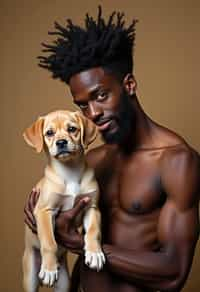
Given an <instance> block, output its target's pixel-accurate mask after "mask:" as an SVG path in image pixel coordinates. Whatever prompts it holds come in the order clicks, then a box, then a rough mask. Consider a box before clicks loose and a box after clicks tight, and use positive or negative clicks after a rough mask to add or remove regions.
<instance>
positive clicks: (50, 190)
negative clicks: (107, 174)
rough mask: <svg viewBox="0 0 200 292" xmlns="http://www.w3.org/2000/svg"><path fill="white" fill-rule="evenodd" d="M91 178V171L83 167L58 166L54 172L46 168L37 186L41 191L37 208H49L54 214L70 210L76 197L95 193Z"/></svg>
mask: <svg viewBox="0 0 200 292" xmlns="http://www.w3.org/2000/svg"><path fill="white" fill-rule="evenodd" d="M93 176H94V174H93V171H92V170H91V169H87V168H86V167H85V165H80V166H79V167H74V168H69V167H63V166H62V165H59V164H58V165H56V171H55V169H54V170H53V169H52V168H51V167H50V166H47V167H46V169H45V176H44V178H43V179H42V181H41V182H40V183H39V184H40V186H39V185H38V186H37V187H40V188H41V189H42V193H41V196H40V199H39V201H38V208H50V209H51V210H52V211H53V213H54V214H56V213H57V212H58V211H66V210H69V209H71V208H72V207H73V205H74V202H75V199H76V198H77V197H78V196H80V197H81V196H84V195H85V194H87V195H90V193H91V194H92V193H93V195H94V192H95V191H97V188H96V186H95V185H94V184H93V183H91V182H92V181H93Z"/></svg>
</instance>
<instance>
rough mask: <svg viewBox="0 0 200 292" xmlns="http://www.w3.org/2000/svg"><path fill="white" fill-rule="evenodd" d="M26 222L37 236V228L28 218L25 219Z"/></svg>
mask: <svg viewBox="0 0 200 292" xmlns="http://www.w3.org/2000/svg"><path fill="white" fill-rule="evenodd" d="M24 222H25V224H26V225H27V226H28V227H29V228H30V229H31V231H32V232H33V233H35V234H37V228H36V227H34V226H33V224H32V222H31V221H30V220H29V219H28V218H25V219H24Z"/></svg>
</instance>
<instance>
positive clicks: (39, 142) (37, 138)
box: [23, 117, 44, 153]
mask: <svg viewBox="0 0 200 292" xmlns="http://www.w3.org/2000/svg"><path fill="white" fill-rule="evenodd" d="M43 125H44V118H43V117H39V118H38V119H37V121H36V122H35V123H34V124H32V125H31V126H30V127H29V128H27V129H26V130H25V131H24V133H23V137H24V140H25V141H26V142H27V144H28V145H30V146H31V147H33V148H35V149H36V151H37V152H38V153H40V152H41V151H42V149H43V144H44V141H43Z"/></svg>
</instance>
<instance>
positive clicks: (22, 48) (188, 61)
mask: <svg viewBox="0 0 200 292" xmlns="http://www.w3.org/2000/svg"><path fill="white" fill-rule="evenodd" d="M99 3H102V4H103V7H104V10H105V13H106V15H108V14H109V13H110V12H111V11H112V10H113V9H120V10H124V11H125V13H126V17H127V20H129V21H130V20H131V18H132V17H136V18H138V19H139V20H140V21H139V23H138V25H137V39H136V51H135V76H136V78H137V80H138V95H139V97H140V101H141V103H142V105H143V107H144V109H145V111H146V112H148V113H149V115H150V116H151V117H152V118H153V119H155V120H156V121H158V122H160V123H162V124H164V125H165V126H168V127H169V128H172V129H174V130H175V131H177V132H178V133H180V134H181V135H183V136H184V137H185V139H186V140H187V141H188V142H189V143H190V144H191V145H193V146H194V147H195V148H196V149H197V150H199V151H200V137H199V123H200V116H199V107H200V100H199V83H200V81H199V76H200V69H199V65H200V64H199V52H200V41H199V39H200V38H199V31H200V17H199V15H200V2H199V1H198V0H196V1H195V0H187V1H186V0H185V1H184V0H176V1H174V0H168V1H161V0H154V1H148V0H146V1H145V0H119V1H118V0H115V1H97V0H88V1H82V2H81V1H77V0H74V1H67V0H57V1H53V0H43V1H40V0H28V1H27V0H1V1H0V25H1V26H0V32H1V40H0V93H1V94H0V98H1V125H3V127H2V126H1V129H0V135H1V152H0V153H1V162H2V171H1V179H2V183H1V185H2V192H1V220H0V222H1V229H0V230H1V241H0V242H1V243H0V244H1V249H0V252H1V257H0V259H1V261H0V265H1V268H0V273H1V276H0V278H1V281H0V291H2V292H11V291H12V292H15V291H16V292H18V291H22V288H21V256H22V252H23V233H24V230H23V206H24V201H25V198H26V195H27V194H28V193H29V191H30V190H31V188H32V186H33V185H34V183H35V182H36V181H37V180H38V179H39V178H40V177H41V175H42V171H43V166H44V164H45V158H44V157H43V155H40V156H39V155H36V154H35V153H34V151H32V150H31V149H30V148H29V147H27V145H25V143H24V141H23V139H22V131H23V129H24V128H25V127H27V126H29V124H30V123H31V122H32V121H34V120H35V119H36V117H38V116H39V115H41V114H44V113H47V112H49V111H51V110H53V109H58V108H60V109H64V108H70V109H72V108H73V106H72V104H71V101H70V98H67V95H69V92H68V89H67V87H66V86H65V85H64V84H62V83H61V82H60V81H55V80H52V79H51V78H50V74H48V72H46V71H44V70H42V69H40V68H38V67H37V62H36V56H37V55H38V54H39V53H40V48H41V47H40V43H41V42H42V41H44V40H47V39H48V37H47V31H48V30H52V29H53V22H54V21H55V20H57V21H59V22H61V23H64V19H65V18H67V17H71V18H72V19H73V20H74V21H76V22H79V23H80V21H81V20H82V17H83V15H84V13H85V12H86V11H89V12H90V13H91V14H93V15H94V14H96V12H97V5H98V4H99ZM188 228H189V226H188ZM199 254H200V247H197V250H196V254H195V259H194V264H193V269H192V272H191V274H190V276H189V279H188V282H187V285H186V287H185V289H184V292H192V291H194V292H198V291H199V290H200V277H199V269H200V262H199ZM70 261H71V258H70ZM44 290H45V289H44ZM44 290H43V291H44ZM45 291H47V290H45Z"/></svg>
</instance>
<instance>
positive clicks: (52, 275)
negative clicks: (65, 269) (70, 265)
mask: <svg viewBox="0 0 200 292" xmlns="http://www.w3.org/2000/svg"><path fill="white" fill-rule="evenodd" d="M38 276H39V278H40V280H41V281H42V284H43V285H46V286H48V287H52V286H53V285H54V283H55V282H56V281H57V280H58V269H57V268H56V269H55V270H51V271H50V270H47V269H45V268H44V266H43V265H42V266H41V269H40V272H39V275H38Z"/></svg>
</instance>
